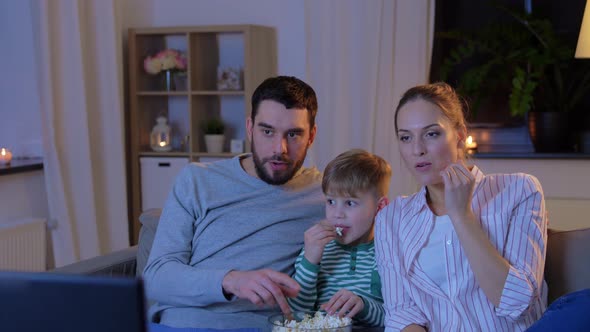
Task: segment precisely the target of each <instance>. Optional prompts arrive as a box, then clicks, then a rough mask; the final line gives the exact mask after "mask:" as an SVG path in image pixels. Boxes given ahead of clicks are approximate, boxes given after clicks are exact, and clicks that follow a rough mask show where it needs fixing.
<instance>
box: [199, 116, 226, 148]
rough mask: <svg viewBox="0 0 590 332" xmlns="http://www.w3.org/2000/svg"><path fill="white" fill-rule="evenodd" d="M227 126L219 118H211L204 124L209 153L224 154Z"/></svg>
mask: <svg viewBox="0 0 590 332" xmlns="http://www.w3.org/2000/svg"><path fill="white" fill-rule="evenodd" d="M224 131H225V124H224V123H223V121H221V119H219V118H211V119H208V120H206V121H205V122H204V123H203V133H204V134H205V146H206V148H207V152H208V153H221V152H223V143H224V141H225V136H224V135H223V133H224Z"/></svg>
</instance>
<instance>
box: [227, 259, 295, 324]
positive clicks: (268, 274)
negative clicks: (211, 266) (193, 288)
mask: <svg viewBox="0 0 590 332" xmlns="http://www.w3.org/2000/svg"><path fill="white" fill-rule="evenodd" d="M222 287H223V290H224V292H226V293H228V294H232V295H235V296H237V297H239V298H241V299H248V300H249V301H250V302H252V303H254V304H256V305H258V306H264V305H266V306H274V305H277V304H278V305H279V307H280V308H281V311H282V312H283V313H284V314H290V313H291V309H290V308H289V304H288V303H287V299H286V298H285V297H296V296H297V294H298V293H299V288H300V287H299V284H298V283H297V281H295V280H293V279H291V277H289V276H288V275H286V274H284V273H281V272H277V271H273V270H269V269H264V270H256V271H230V272H229V273H228V274H226V275H225V277H224V278H223V281H222Z"/></svg>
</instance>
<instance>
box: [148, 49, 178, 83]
mask: <svg viewBox="0 0 590 332" xmlns="http://www.w3.org/2000/svg"><path fill="white" fill-rule="evenodd" d="M143 68H144V69H145V71H146V73H148V74H151V75H162V76H163V82H164V88H165V90H167V91H173V90H176V87H175V82H174V74H175V73H177V72H185V71H186V57H185V55H184V54H183V53H182V52H180V51H178V50H174V49H166V50H163V51H160V52H158V53H156V54H155V55H153V56H148V57H146V58H145V60H144V61H143Z"/></svg>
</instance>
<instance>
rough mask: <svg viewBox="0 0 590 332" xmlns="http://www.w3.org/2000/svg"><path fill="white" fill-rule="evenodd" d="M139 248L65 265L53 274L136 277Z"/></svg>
mask: <svg viewBox="0 0 590 332" xmlns="http://www.w3.org/2000/svg"><path fill="white" fill-rule="evenodd" d="M136 257H137V246H133V247H129V248H127V249H123V250H119V251H115V252H113V253H110V254H107V255H103V256H98V257H94V258H90V259H86V260H83V261H80V262H77V263H73V264H69V265H65V266H62V267H59V268H56V269H54V270H51V272H54V273H65V274H87V275H109V276H129V277H135V267H136V264H137V263H136Z"/></svg>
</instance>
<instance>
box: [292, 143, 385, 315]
mask: <svg viewBox="0 0 590 332" xmlns="http://www.w3.org/2000/svg"><path fill="white" fill-rule="evenodd" d="M390 179H391V167H390V166H389V164H388V163H387V162H386V161H385V160H383V158H381V157H379V156H376V155H374V154H371V153H369V152H366V151H364V150H358V149H354V150H350V151H347V152H344V153H342V154H340V155H339V156H337V157H336V158H335V159H334V160H332V161H331V162H330V163H329V164H328V166H326V169H325V170H324V176H323V179H322V189H323V191H324V195H325V197H326V220H323V221H321V222H320V223H318V224H316V225H314V226H312V227H311V228H309V229H308V230H307V231H306V232H305V237H304V241H305V245H304V248H303V250H302V251H301V254H300V255H299V257H298V258H297V260H296V262H295V276H294V279H295V280H296V281H297V282H298V283H299V284H300V286H301V291H300V292H299V295H298V296H297V297H296V298H293V299H290V300H289V304H290V305H291V308H292V309H293V310H301V311H315V310H320V309H321V310H325V311H326V312H327V313H328V314H338V315H339V316H340V317H342V316H346V317H350V318H352V319H353V320H354V322H355V325H364V326H383V316H384V310H383V298H382V296H381V281H380V279H379V274H378V272H377V265H376V263H375V249H374V245H373V222H374V219H375V215H376V214H377V212H378V211H379V210H380V209H381V208H383V207H384V206H385V205H387V203H388V199H387V192H388V190H389V181H390Z"/></svg>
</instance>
